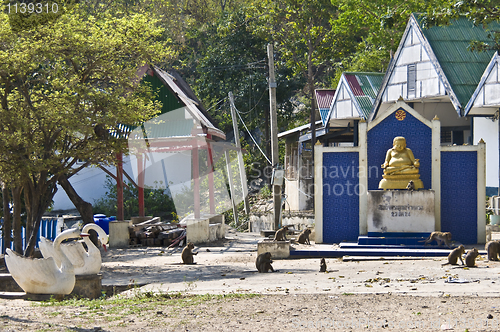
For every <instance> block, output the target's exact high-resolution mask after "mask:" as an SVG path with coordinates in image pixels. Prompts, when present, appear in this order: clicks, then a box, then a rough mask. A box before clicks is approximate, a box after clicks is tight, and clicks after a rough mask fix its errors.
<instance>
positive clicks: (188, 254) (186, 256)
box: [181, 242, 198, 264]
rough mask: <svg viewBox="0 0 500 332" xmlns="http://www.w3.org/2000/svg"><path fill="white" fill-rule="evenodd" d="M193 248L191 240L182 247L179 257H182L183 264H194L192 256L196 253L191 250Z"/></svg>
mask: <svg viewBox="0 0 500 332" xmlns="http://www.w3.org/2000/svg"><path fill="white" fill-rule="evenodd" d="M193 249H194V244H192V243H191V242H189V243H188V244H187V245H186V246H185V247H184V249H182V254H181V257H182V262H183V263H184V264H194V258H193V256H194V255H198V253H197V252H193Z"/></svg>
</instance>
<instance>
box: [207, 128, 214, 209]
mask: <svg viewBox="0 0 500 332" xmlns="http://www.w3.org/2000/svg"><path fill="white" fill-rule="evenodd" d="M207 138H208V140H210V139H211V138H212V135H207ZM208 140H207V152H208V156H207V157H208V158H207V164H208V196H209V200H210V214H215V198H214V167H213V163H214V161H213V157H212V148H211V147H210V142H209V141H208Z"/></svg>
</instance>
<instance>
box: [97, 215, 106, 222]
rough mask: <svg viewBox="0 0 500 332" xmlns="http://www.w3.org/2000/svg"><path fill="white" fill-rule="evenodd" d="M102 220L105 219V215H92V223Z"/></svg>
mask: <svg viewBox="0 0 500 332" xmlns="http://www.w3.org/2000/svg"><path fill="white" fill-rule="evenodd" d="M104 218H106V215H105V214H94V222H97V220H99V219H104Z"/></svg>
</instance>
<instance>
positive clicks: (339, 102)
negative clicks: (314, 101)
mask: <svg viewBox="0 0 500 332" xmlns="http://www.w3.org/2000/svg"><path fill="white" fill-rule="evenodd" d="M352 98H353V96H352V95H351V92H350V89H349V85H348V84H347V82H346V80H345V77H344V75H343V74H342V77H341V79H340V82H339V85H338V87H337V90H336V91H335V96H334V97H333V102H332V105H331V106H330V116H329V117H328V119H330V120H334V119H347V118H359V117H360V115H359V113H358V111H357V106H356V104H355V103H354V101H353V100H352Z"/></svg>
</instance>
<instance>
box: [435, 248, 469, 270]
mask: <svg viewBox="0 0 500 332" xmlns="http://www.w3.org/2000/svg"><path fill="white" fill-rule="evenodd" d="M464 254H465V248H464V246H463V245H459V246H458V247H456V248H455V249H453V250H452V251H451V252H450V254H449V255H448V263H445V264H441V266H444V265H448V264H451V265H458V264H457V262H458V259H459V258H460V261H461V262H462V265H464V261H463V259H462V255H464Z"/></svg>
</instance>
